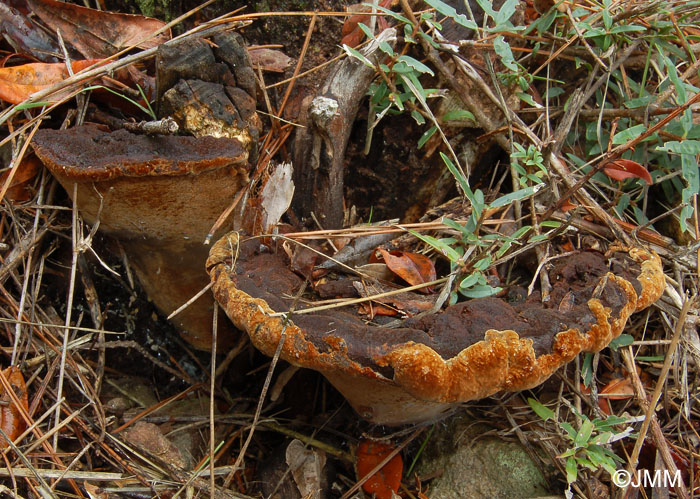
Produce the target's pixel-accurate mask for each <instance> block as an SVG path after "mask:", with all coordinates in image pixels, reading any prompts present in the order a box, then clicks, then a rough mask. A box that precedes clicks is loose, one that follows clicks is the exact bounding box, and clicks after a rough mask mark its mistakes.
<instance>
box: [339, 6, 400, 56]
mask: <svg viewBox="0 0 700 499" xmlns="http://www.w3.org/2000/svg"><path fill="white" fill-rule="evenodd" d="M391 3H392V0H384V1H382V2H379V5H380V6H381V7H384V8H388V7H389V6H390V5H391ZM348 10H349V11H353V12H356V11H367V12H371V7H368V6H366V5H361V4H354V5H350V6H348ZM370 22H371V16H370V14H369V13H368V14H355V15H352V16H350V17H348V18H347V20H346V21H345V23H344V24H343V30H342V33H341V34H342V36H343V38H342V39H341V41H340V43H341V44H343V45H347V46H348V47H352V48H355V47H357V46H358V45H359V44H360V43H362V40H364V38H365V34H364V32H363V31H362V29H361V28H360V26H359V24H360V23H362V24H364V25H365V26H369V24H370ZM388 27H389V23H387V22H386V20H385V19H384V17H383V16H381V15H378V16H377V30H376V32H377V33H381V32H382V31H384V30H385V29H386V28H388Z"/></svg>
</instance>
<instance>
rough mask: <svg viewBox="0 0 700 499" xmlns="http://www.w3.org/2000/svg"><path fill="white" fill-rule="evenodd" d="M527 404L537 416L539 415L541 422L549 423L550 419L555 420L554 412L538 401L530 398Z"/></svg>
mask: <svg viewBox="0 0 700 499" xmlns="http://www.w3.org/2000/svg"><path fill="white" fill-rule="evenodd" d="M527 403H528V404H530V407H531V408H532V410H533V411H535V414H537V415H538V416H539V417H540V419H541V420H543V421H549V420H550V419H554V411H553V410H552V409H550V408H549V407H546V406H545V405H544V404H542V403H540V402H539V401H538V400H535V399H533V398H532V397H528V399H527Z"/></svg>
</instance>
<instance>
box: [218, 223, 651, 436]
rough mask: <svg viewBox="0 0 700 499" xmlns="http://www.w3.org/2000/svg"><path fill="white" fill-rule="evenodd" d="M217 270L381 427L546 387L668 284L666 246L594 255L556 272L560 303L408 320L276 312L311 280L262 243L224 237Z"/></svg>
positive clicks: (259, 323) (262, 323)
mask: <svg viewBox="0 0 700 499" xmlns="http://www.w3.org/2000/svg"><path fill="white" fill-rule="evenodd" d="M234 262H235V263H234ZM608 262H609V263H608ZM207 270H208V271H209V274H210V276H211V279H212V282H213V284H214V286H213V288H212V289H213V292H214V296H215V298H216V300H217V301H218V302H219V303H220V304H221V306H222V307H223V308H224V310H225V311H226V313H227V315H228V316H229V317H230V318H231V320H232V321H233V323H234V324H235V325H236V326H237V327H239V328H240V329H242V330H244V331H247V332H248V334H249V335H250V337H251V340H252V342H253V344H254V345H255V346H256V347H257V348H258V349H259V350H261V351H262V352H263V353H265V354H267V355H273V353H274V352H275V350H276V348H277V345H278V344H279V341H280V338H281V336H282V333H283V332H284V333H285V335H286V338H285V342H284V345H283V347H282V350H281V357H282V358H283V359H285V360H287V361H288V362H290V363H292V364H294V365H297V366H302V367H308V368H311V369H316V370H318V371H320V372H322V373H323V374H324V375H325V376H326V377H327V378H328V380H329V381H330V382H331V383H332V384H333V385H334V386H335V387H336V388H337V389H338V390H339V391H340V392H341V393H342V394H343V395H344V396H345V397H346V398H347V399H348V401H349V402H350V404H351V405H352V406H353V407H354V409H355V410H356V411H357V412H358V413H359V414H360V416H362V417H363V418H365V419H368V420H370V421H372V422H375V423H380V424H404V423H417V422H422V421H428V420H432V419H436V418H439V417H441V416H443V415H444V414H445V412H446V411H447V410H448V409H450V408H451V407H453V406H455V405H456V404H458V403H460V402H464V401H467V400H473V399H479V398H484V397H488V396H489V395H493V394H494V393H497V392H500V391H518V390H524V389H527V388H532V387H534V386H537V385H538V384H540V383H542V382H543V381H544V380H545V379H547V378H548V377H549V376H551V375H552V374H553V373H554V371H556V370H557V369H558V368H559V367H560V366H562V365H564V364H565V363H567V362H569V361H571V360H572V359H573V358H574V357H575V356H576V355H577V354H578V353H580V352H595V351H598V350H601V349H602V348H604V347H605V346H607V345H608V343H609V342H610V341H611V340H612V339H613V338H615V337H617V336H618V335H619V334H620V333H621V332H622V330H623V328H624V326H625V323H626V321H627V318H628V317H629V316H630V315H631V314H632V313H633V312H635V311H637V310H640V309H642V308H644V307H646V306H648V305H649V304H651V303H652V302H654V301H655V300H656V299H657V298H658V297H659V296H660V295H661V293H662V292H663V289H664V276H663V272H662V267H661V261H660V259H659V257H658V256H656V255H655V254H650V253H648V252H646V251H644V250H641V249H632V250H629V251H619V252H616V253H615V254H614V255H612V257H611V258H610V259H606V258H605V257H604V255H602V254H598V253H593V252H582V253H579V254H577V255H574V256H572V257H570V258H567V259H566V261H563V262H561V266H560V267H559V268H556V269H555V270H554V271H553V273H552V275H553V277H554V281H555V283H554V286H553V290H552V294H551V297H550V300H549V302H548V304H549V305H548V306H547V305H543V304H541V303H539V301H538V300H532V301H528V302H525V303H523V304H520V305H518V306H512V305H510V304H508V303H506V302H505V301H503V300H499V299H495V298H484V299H476V300H471V301H467V302H464V303H459V304H457V305H454V306H452V307H449V308H448V309H447V310H445V311H444V312H441V313H438V314H434V315H431V316H427V317H424V318H421V319H409V320H406V321H405V322H404V327H401V328H398V329H386V328H381V327H376V326H369V325H367V324H365V323H364V322H362V321H361V320H359V319H358V318H357V317H354V316H353V315H351V314H348V313H344V312H338V311H334V312H331V313H327V312H326V313H324V312H319V313H311V314H303V313H297V314H293V315H292V317H291V321H289V322H287V323H286V325H285V321H284V318H283V317H278V316H277V317H273V316H271V315H270V314H272V313H273V312H274V311H277V312H285V311H287V310H288V309H289V307H290V305H291V303H290V301H289V300H288V299H286V298H285V297H288V296H294V288H296V287H298V286H299V285H300V284H301V281H300V279H299V278H298V277H297V276H296V275H295V274H294V273H292V272H291V271H290V270H288V269H287V268H286V266H285V265H284V264H283V263H282V262H281V261H280V259H279V258H278V257H277V256H276V255H274V254H271V253H269V252H267V253H265V252H262V253H261V252H260V246H259V242H256V241H251V242H244V243H242V244H240V245H239V239H238V236H237V235H236V234H235V233H230V234H228V235H226V236H224V237H223V238H222V239H221V240H219V241H218V242H217V243H216V244H215V245H214V246H213V247H212V249H211V252H210V254H209V259H208V260H207ZM299 311H300V312H303V310H299Z"/></svg>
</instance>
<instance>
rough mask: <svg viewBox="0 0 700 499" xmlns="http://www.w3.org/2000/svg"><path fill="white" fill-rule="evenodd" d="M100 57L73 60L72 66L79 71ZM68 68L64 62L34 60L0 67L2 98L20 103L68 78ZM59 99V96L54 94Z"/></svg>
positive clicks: (75, 71)
mask: <svg viewBox="0 0 700 499" xmlns="http://www.w3.org/2000/svg"><path fill="white" fill-rule="evenodd" d="M99 61H100V59H87V60H84V61H73V62H72V63H71V67H72V68H73V72H74V73H77V72H78V71H82V70H83V69H85V68H87V67H89V66H92V65H93V64H95V63H97V62H99ZM68 76H69V74H68V68H66V65H65V64H64V63H62V62H57V63H53V64H49V63H42V62H33V63H31V64H22V65H21V66H13V67H10V68H0V100H4V101H6V102H9V103H10V104H19V103H20V102H22V101H24V100H26V99H27V97H29V96H30V95H32V94H33V93H34V92H38V91H39V90H43V89H45V88H48V87H50V86H51V85H55V84H56V83H58V82H61V81H63V80H65V79H66V78H68ZM51 98H52V99H53V100H59V97H58V96H55V95H54V96H52V97H51Z"/></svg>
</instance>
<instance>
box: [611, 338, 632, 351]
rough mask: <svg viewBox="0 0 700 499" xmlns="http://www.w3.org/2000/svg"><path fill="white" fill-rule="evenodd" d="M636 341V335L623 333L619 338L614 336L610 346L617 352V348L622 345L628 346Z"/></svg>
mask: <svg viewBox="0 0 700 499" xmlns="http://www.w3.org/2000/svg"><path fill="white" fill-rule="evenodd" d="M633 342H634V337H633V336H632V335H629V334H621V335H620V336H618V337H617V338H614V339H613V340H612V341H611V342H610V343H609V345H608V346H609V347H610V348H612V349H613V351H615V352H617V349H618V348H620V347H626V346H628V345H631V344H632V343H633Z"/></svg>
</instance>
